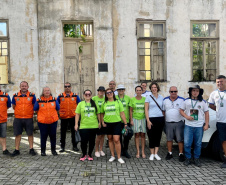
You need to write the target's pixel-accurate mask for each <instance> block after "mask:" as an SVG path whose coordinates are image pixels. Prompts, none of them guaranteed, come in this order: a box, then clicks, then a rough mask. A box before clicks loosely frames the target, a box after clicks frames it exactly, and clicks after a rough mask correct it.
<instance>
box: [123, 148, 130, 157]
mask: <svg viewBox="0 0 226 185" xmlns="http://www.w3.org/2000/svg"><path fill="white" fill-rule="evenodd" d="M124 156H125V157H126V158H128V159H130V158H131V156H130V155H129V153H128V152H127V150H125V151H124Z"/></svg>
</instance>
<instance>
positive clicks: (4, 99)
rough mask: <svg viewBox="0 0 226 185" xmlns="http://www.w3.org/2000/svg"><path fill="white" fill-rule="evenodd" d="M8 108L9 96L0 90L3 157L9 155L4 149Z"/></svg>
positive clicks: (9, 103)
mask: <svg viewBox="0 0 226 185" xmlns="http://www.w3.org/2000/svg"><path fill="white" fill-rule="evenodd" d="M0 87H1V86H0ZM10 107H11V100H10V97H9V95H8V94H7V93H4V92H2V91H1V88H0V144H1V145H2V151H3V155H10V153H9V151H8V150H7V149H6V128H7V109H8V108H10Z"/></svg>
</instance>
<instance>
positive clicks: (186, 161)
mask: <svg viewBox="0 0 226 185" xmlns="http://www.w3.org/2000/svg"><path fill="white" fill-rule="evenodd" d="M189 164H191V159H188V158H187V159H185V161H184V165H185V166H188V165H189Z"/></svg>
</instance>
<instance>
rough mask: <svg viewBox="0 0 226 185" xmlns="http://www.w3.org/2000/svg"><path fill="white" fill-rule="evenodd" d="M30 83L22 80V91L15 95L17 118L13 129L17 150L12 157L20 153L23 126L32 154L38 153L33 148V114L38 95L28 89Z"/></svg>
mask: <svg viewBox="0 0 226 185" xmlns="http://www.w3.org/2000/svg"><path fill="white" fill-rule="evenodd" d="M28 88H29V86H28V83H27V82H26V81H22V82H21V83H20V91H19V92H18V93H16V94H14V95H13V98H12V106H13V109H14V115H15V119H14V121H13V130H14V135H15V136H16V137H15V145H16V147H15V150H14V152H13V153H12V157H14V156H17V155H20V151H19V147H20V141H21V135H22V132H23V128H24V129H25V130H26V133H27V135H28V142H29V147H30V151H29V154H30V155H36V152H35V151H34V149H33V130H34V124H33V115H34V111H33V108H34V104H35V102H36V97H35V94H34V93H31V92H29V91H28Z"/></svg>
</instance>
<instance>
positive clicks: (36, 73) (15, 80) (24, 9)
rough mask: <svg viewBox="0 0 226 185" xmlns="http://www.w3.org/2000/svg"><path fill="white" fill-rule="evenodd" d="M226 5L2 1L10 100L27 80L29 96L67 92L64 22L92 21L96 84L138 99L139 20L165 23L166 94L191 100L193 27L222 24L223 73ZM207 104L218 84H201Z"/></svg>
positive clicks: (148, 0)
mask: <svg viewBox="0 0 226 185" xmlns="http://www.w3.org/2000/svg"><path fill="white" fill-rule="evenodd" d="M225 8H226V1H225V0H214V1H212V0H205V1H204V0H184V1H181V0H126V1H125V0H83V1H80V0H58V1H54V0H38V1H37V0H18V1H16V0H2V1H1V6H0V19H8V20H9V34H10V66H9V69H10V71H9V73H10V75H9V76H10V84H9V85H6V86H4V87H3V90H4V89H5V90H7V91H8V92H9V93H10V95H12V94H13V93H14V92H16V91H17V90H18V85H19V82H20V81H22V80H27V81H28V82H29V84H30V90H31V91H33V92H35V93H36V94H38V95H39V94H40V92H41V88H42V87H43V86H46V85H48V86H50V88H51V89H52V90H53V92H52V93H53V95H54V96H55V95H57V94H58V93H60V92H61V91H62V90H63V81H64V71H63V67H64V66H63V33H62V21H64V20H93V23H94V59H95V70H96V76H95V84H96V88H97V87H98V86H100V85H104V86H106V87H107V86H108V82H109V81H110V80H112V79H114V80H115V81H116V83H117V84H120V83H122V84H125V86H126V88H127V94H129V95H131V96H132V95H133V94H134V87H135V86H136V85H138V84H140V82H138V70H137V38H136V19H137V18H144V19H153V20H166V37H167V82H162V83H160V84H161V89H162V91H161V94H163V95H164V96H166V95H168V92H167V91H168V88H169V87H170V86H171V85H176V86H178V88H179V94H180V95H181V96H187V89H188V87H189V86H190V85H191V84H194V83H191V82H189V80H191V61H190V57H191V54H190V21H191V20H219V28H220V31H219V32H220V40H219V62H220V73H221V74H225V69H226V61H225V58H226V53H225V52H224V51H225V49H226V48H225V47H226V46H225V42H226V34H225V32H226V31H225V30H226V12H225ZM101 62H104V63H108V70H109V72H107V73H98V68H97V67H98V63H101ZM199 84H200V86H201V87H203V88H204V89H205V98H207V97H208V95H209V94H210V92H211V91H212V90H213V89H215V83H213V82H201V83H199Z"/></svg>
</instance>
